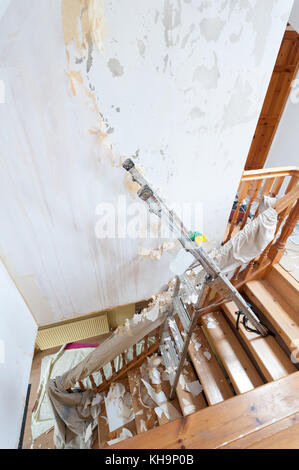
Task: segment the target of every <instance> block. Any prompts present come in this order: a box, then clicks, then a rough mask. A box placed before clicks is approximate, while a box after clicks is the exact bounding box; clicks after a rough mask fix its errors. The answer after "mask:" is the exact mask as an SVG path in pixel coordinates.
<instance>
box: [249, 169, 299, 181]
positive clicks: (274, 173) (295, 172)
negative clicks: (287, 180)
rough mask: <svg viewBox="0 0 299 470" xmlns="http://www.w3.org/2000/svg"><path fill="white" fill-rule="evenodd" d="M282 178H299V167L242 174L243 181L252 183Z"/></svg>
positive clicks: (252, 171) (251, 171) (260, 170)
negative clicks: (253, 181)
mask: <svg viewBox="0 0 299 470" xmlns="http://www.w3.org/2000/svg"><path fill="white" fill-rule="evenodd" d="M280 176H296V177H297V178H299V167H296V166H281V167H277V168H261V169H259V170H246V171H244V172H243V174H242V178H241V181H252V180H259V179H267V178H276V177H280Z"/></svg>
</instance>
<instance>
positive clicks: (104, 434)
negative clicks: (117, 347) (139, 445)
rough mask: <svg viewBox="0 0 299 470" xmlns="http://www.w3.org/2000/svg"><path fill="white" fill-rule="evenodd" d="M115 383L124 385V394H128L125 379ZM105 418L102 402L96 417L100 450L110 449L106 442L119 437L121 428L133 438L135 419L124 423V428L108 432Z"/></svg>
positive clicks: (104, 408)
mask: <svg viewBox="0 0 299 470" xmlns="http://www.w3.org/2000/svg"><path fill="white" fill-rule="evenodd" d="M116 383H121V384H122V385H124V387H125V389H126V392H130V387H129V381H128V378H127V377H123V378H121V379H118V380H116ZM108 392H109V389H108V390H107V394H108ZM107 394H105V396H107ZM105 417H106V418H107V410H106V406H105V401H103V402H102V403H101V412H100V414H99V416H98V440H99V448H100V449H103V448H104V449H107V448H110V445H109V444H107V441H110V440H112V439H116V438H118V437H120V434H121V432H122V430H123V428H126V429H128V430H129V431H131V433H132V434H133V436H135V435H136V434H137V428H136V422H135V419H132V420H131V421H130V422H128V423H126V424H125V425H124V426H120V427H119V428H118V429H115V430H114V431H112V432H110V430H109V424H108V419H107V420H105Z"/></svg>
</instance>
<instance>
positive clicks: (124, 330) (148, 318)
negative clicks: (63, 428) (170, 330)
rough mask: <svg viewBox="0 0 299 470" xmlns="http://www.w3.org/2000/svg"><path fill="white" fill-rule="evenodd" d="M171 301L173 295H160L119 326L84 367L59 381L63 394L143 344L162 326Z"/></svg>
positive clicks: (68, 373)
mask: <svg viewBox="0 0 299 470" xmlns="http://www.w3.org/2000/svg"><path fill="white" fill-rule="evenodd" d="M167 301H169V303H170V302H171V294H170V292H164V293H162V294H158V295H157V297H156V299H155V302H154V305H153V306H151V307H149V308H146V309H144V310H143V311H142V313H141V314H135V315H134V316H133V318H131V319H128V320H127V321H126V323H125V324H124V325H121V326H119V327H118V328H117V329H116V330H115V331H114V332H113V334H112V335H111V336H110V337H109V338H107V339H106V340H105V341H104V342H103V343H102V344H100V345H99V346H98V347H97V348H96V349H95V350H94V351H92V352H91V353H90V354H89V355H88V356H87V357H86V358H85V359H84V360H83V361H82V362H81V363H80V364H78V365H77V366H75V367H74V368H73V369H71V370H70V371H68V372H66V373H65V374H63V375H62V376H61V377H57V378H56V386H57V388H58V389H59V390H60V391H66V390H68V389H70V388H72V387H75V384H76V383H77V382H78V381H79V380H83V379H84V378H85V377H88V376H89V375H91V374H92V373H93V372H96V371H98V370H99V369H100V368H101V367H103V366H104V365H105V364H107V363H108V362H109V361H111V360H112V359H114V358H115V357H116V356H118V355H119V354H121V353H122V352H123V351H125V350H126V349H128V348H129V347H130V346H133V345H134V344H136V343H138V341H141V340H142V339H143V338H144V337H145V336H146V335H148V334H149V333H151V332H152V331H153V330H155V328H157V327H158V326H159V325H161V323H163V321H164V319H165V315H166V310H167Z"/></svg>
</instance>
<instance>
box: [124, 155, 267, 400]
mask: <svg viewBox="0 0 299 470" xmlns="http://www.w3.org/2000/svg"><path fill="white" fill-rule="evenodd" d="M123 168H124V169H125V170H127V171H128V172H129V173H130V174H131V176H132V179H133V181H134V182H136V183H137V184H138V185H139V186H140V189H139V190H138V192H137V195H138V196H139V198H140V199H141V200H143V201H144V202H146V204H147V205H148V208H149V211H150V212H151V213H154V214H156V215H157V217H159V218H160V219H161V220H164V221H166V222H167V223H168V225H169V227H170V229H171V231H172V232H173V233H174V234H175V236H176V237H177V238H178V240H179V241H180V243H181V245H182V246H183V248H184V249H185V250H186V251H187V252H189V253H191V254H192V255H193V257H194V263H192V265H191V266H189V268H188V269H187V270H186V271H185V272H184V273H183V274H182V275H180V276H176V278H175V287H174V292H173V299H172V300H173V302H172V306H171V308H170V309H169V311H168V313H167V317H166V320H165V322H164V324H163V325H162V326H161V331H160V333H161V341H160V352H161V354H162V357H163V361H164V364H165V367H166V370H167V372H168V375H169V381H170V385H171V392H170V399H172V398H174V394H175V390H176V387H177V384H178V381H179V377H180V374H181V371H182V368H183V366H184V363H185V360H186V357H187V352H188V347H189V343H190V339H191V335H192V332H193V330H194V328H195V326H196V324H197V322H198V319H199V317H200V316H201V315H202V314H203V313H205V311H206V310H207V309H208V308H211V307H212V306H211V305H209V306H208V307H205V301H206V299H207V296H208V294H209V292H210V289H211V288H213V289H214V290H215V291H216V292H217V293H219V294H220V295H221V298H222V299H223V300H224V299H226V300H233V301H234V302H235V303H236V304H237V306H238V308H239V312H236V313H238V314H243V315H244V318H246V321H249V322H250V323H251V324H252V325H253V327H254V328H255V331H256V332H257V333H259V334H261V335H262V336H267V334H268V333H269V331H268V329H267V328H266V327H265V326H264V325H263V324H262V323H261V322H260V321H259V319H258V317H257V316H256V315H255V313H254V312H253V311H252V309H251V308H250V306H249V305H248V304H247V303H246V301H245V300H244V299H243V297H242V296H241V295H240V294H239V292H238V291H237V289H236V288H235V287H234V286H233V285H232V284H231V282H230V281H229V280H228V278H227V277H226V276H225V274H224V273H222V272H221V270H220V269H219V268H218V267H217V265H216V264H215V262H214V261H213V260H212V259H211V258H210V257H209V256H208V255H207V253H205V251H204V250H202V248H200V246H199V245H197V243H196V242H195V241H193V240H192V239H191V238H190V234H189V232H188V230H187V229H186V227H184V225H183V223H182V221H181V220H180V219H179V218H178V216H177V215H176V214H175V213H174V212H173V211H171V210H170V209H169V208H168V207H167V205H166V203H165V202H164V200H163V199H162V198H161V197H160V196H159V195H158V194H157V192H156V191H154V190H153V189H152V188H151V186H150V185H149V183H148V182H147V180H146V179H145V178H144V177H143V175H142V174H141V173H140V172H139V171H138V169H137V168H136V167H135V164H134V162H133V161H132V160H131V159H130V158H129V159H127V160H125V162H124V163H123ZM195 265H197V266H198V265H201V266H202V267H203V269H204V271H205V277H204V281H203V282H201V283H200V284H199V285H196V284H194V283H193V282H191V281H190V279H189V277H188V275H187V271H188V270H190V269H191V268H193V267H194V266H195ZM186 296H188V298H189V299H191V301H190V302H189V305H188V303H187V305H186V301H185V300H184V299H185V297H186ZM176 317H177V318H178V319H179V320H180V323H181V325H182V327H183V330H184V331H183V332H182V333H181V331H180V329H179V327H178V324H177V321H176V319H175V318H176ZM170 332H171V334H170ZM182 336H184V338H183V337H182Z"/></svg>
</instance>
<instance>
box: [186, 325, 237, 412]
mask: <svg viewBox="0 0 299 470" xmlns="http://www.w3.org/2000/svg"><path fill="white" fill-rule="evenodd" d="M198 345H200V347H198ZM188 352H189V355H190V358H191V360H192V363H193V366H194V368H195V370H196V373H197V375H198V377H199V380H200V383H201V385H202V387H203V389H204V393H205V397H206V399H207V401H208V403H209V405H214V404H215V403H219V402H221V401H223V400H226V399H227V398H230V397H232V396H234V393H233V391H232V389H231V387H230V385H229V384H228V382H227V380H226V377H225V375H224V372H223V370H222V369H221V367H220V365H219V363H218V361H217V359H216V357H215V355H214V353H213V351H212V350H211V348H210V346H209V344H208V341H207V339H206V338H205V336H204V334H203V332H202V330H201V328H200V327H199V326H198V327H196V328H195V330H194V332H193V333H192V338H191V341H190V345H189V349H188ZM204 353H206V355H205V354H204ZM207 356H208V357H209V358H208V357H207Z"/></svg>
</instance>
